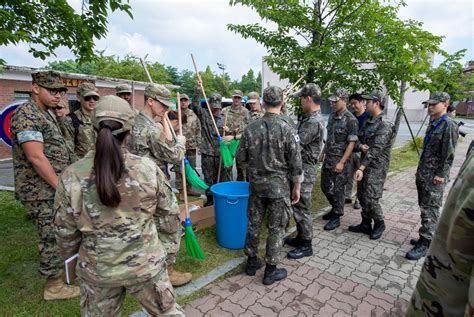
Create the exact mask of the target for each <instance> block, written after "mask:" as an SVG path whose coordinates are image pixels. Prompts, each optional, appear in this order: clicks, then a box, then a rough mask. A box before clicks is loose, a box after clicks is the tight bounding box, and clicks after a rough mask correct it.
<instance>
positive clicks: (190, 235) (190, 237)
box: [177, 93, 205, 260]
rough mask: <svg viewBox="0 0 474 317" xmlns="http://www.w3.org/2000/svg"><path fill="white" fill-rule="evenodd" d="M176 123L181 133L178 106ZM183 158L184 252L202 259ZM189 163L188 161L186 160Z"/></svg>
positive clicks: (181, 126)
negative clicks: (191, 215) (190, 207)
mask: <svg viewBox="0 0 474 317" xmlns="http://www.w3.org/2000/svg"><path fill="white" fill-rule="evenodd" d="M177 96H178V100H179V93H178V95H177ZM178 124H179V135H183V124H182V123H181V107H179V106H178ZM185 161H187V160H183V161H182V162H181V175H182V178H183V191H184V210H185V211H186V219H185V220H184V241H185V243H186V253H187V254H188V256H190V257H192V258H195V259H198V260H204V259H205V256H204V253H203V252H202V250H201V247H200V246H199V243H198V242H197V239H196V235H195V234H194V231H193V224H192V222H191V217H190V215H189V209H188V193H187V189H186V185H185V184H186V167H185V166H186V163H185ZM188 165H189V162H188ZM198 178H199V177H198Z"/></svg>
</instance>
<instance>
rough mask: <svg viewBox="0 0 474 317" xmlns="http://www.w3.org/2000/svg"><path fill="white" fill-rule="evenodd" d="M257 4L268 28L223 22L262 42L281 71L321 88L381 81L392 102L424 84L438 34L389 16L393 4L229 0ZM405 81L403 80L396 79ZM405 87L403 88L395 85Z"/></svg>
mask: <svg viewBox="0 0 474 317" xmlns="http://www.w3.org/2000/svg"><path fill="white" fill-rule="evenodd" d="M230 4H231V5H237V4H241V5H245V6H248V7H251V8H253V9H254V10H256V11H257V13H258V14H259V15H260V17H261V18H262V19H263V20H266V21H270V22H274V23H275V24H276V29H275V30H272V29H268V28H265V27H264V26H262V25H259V24H249V25H235V24H229V25H228V26H227V27H228V29H230V30H232V31H234V32H236V33H239V34H241V35H242V36H243V37H244V38H253V39H255V40H256V41H257V42H259V43H261V44H263V45H264V46H265V47H266V48H267V50H268V52H269V56H268V57H267V58H266V61H267V63H268V65H269V66H270V67H271V68H272V70H273V71H275V72H276V73H277V74H279V75H280V76H281V77H282V78H288V79H289V80H290V81H291V82H294V81H296V80H297V79H298V78H299V77H300V76H301V75H305V80H306V82H315V83H317V84H319V85H320V86H321V89H322V90H323V92H324V93H325V94H326V95H327V94H329V92H330V91H331V90H333V89H335V88H336V87H340V86H341V87H345V88H348V89H350V90H351V91H370V90H372V89H375V88H380V86H381V84H382V83H383V85H384V86H385V87H386V88H387V90H388V94H389V95H390V96H391V97H392V99H394V100H395V102H396V103H398V104H399V105H401V104H402V100H403V93H404V91H405V90H406V89H407V88H406V87H408V86H411V87H414V88H419V89H422V88H424V87H425V86H426V83H427V77H426V72H427V71H428V70H429V68H430V59H431V57H432V55H433V54H435V53H444V52H443V51H441V50H440V49H439V44H440V43H441V40H442V37H439V36H435V35H433V34H431V33H429V32H426V31H424V30H423V29H422V28H421V26H422V24H421V23H419V22H417V21H413V20H407V21H402V20H400V19H399V18H398V17H397V12H398V10H399V8H400V6H403V5H405V3H404V2H403V1H401V2H400V4H398V5H395V6H393V5H390V4H388V3H380V2H379V1H377V0H346V1H344V0H313V1H299V0H288V1H279V0H232V1H231V2H230ZM403 83H405V84H404V85H402V84H403ZM402 87H405V88H404V89H401V88H402Z"/></svg>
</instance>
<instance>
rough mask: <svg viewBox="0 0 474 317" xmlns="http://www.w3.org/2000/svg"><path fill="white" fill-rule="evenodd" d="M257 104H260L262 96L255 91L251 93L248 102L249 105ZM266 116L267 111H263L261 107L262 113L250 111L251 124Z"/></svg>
mask: <svg viewBox="0 0 474 317" xmlns="http://www.w3.org/2000/svg"><path fill="white" fill-rule="evenodd" d="M257 102H260V96H259V95H258V93H257V92H255V91H253V92H251V93H249V99H248V100H247V104H253V103H257ZM264 114H265V111H264V110H263V108H262V106H261V105H260V111H253V110H250V111H249V123H250V122H253V121H255V120H258V119H260V118H261V117H263V115H264Z"/></svg>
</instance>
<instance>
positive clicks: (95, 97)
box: [84, 96, 99, 101]
mask: <svg viewBox="0 0 474 317" xmlns="http://www.w3.org/2000/svg"><path fill="white" fill-rule="evenodd" d="M91 99H94V101H97V100H99V96H87V97H84V100H85V101H91Z"/></svg>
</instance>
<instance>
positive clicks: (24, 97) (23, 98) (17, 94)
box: [14, 91, 31, 102]
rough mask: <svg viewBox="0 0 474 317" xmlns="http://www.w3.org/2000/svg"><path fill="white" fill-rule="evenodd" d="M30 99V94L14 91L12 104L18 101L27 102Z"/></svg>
mask: <svg viewBox="0 0 474 317" xmlns="http://www.w3.org/2000/svg"><path fill="white" fill-rule="evenodd" d="M30 97H31V92H27V91H15V100H14V102H18V101H27V100H28V99H30Z"/></svg>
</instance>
